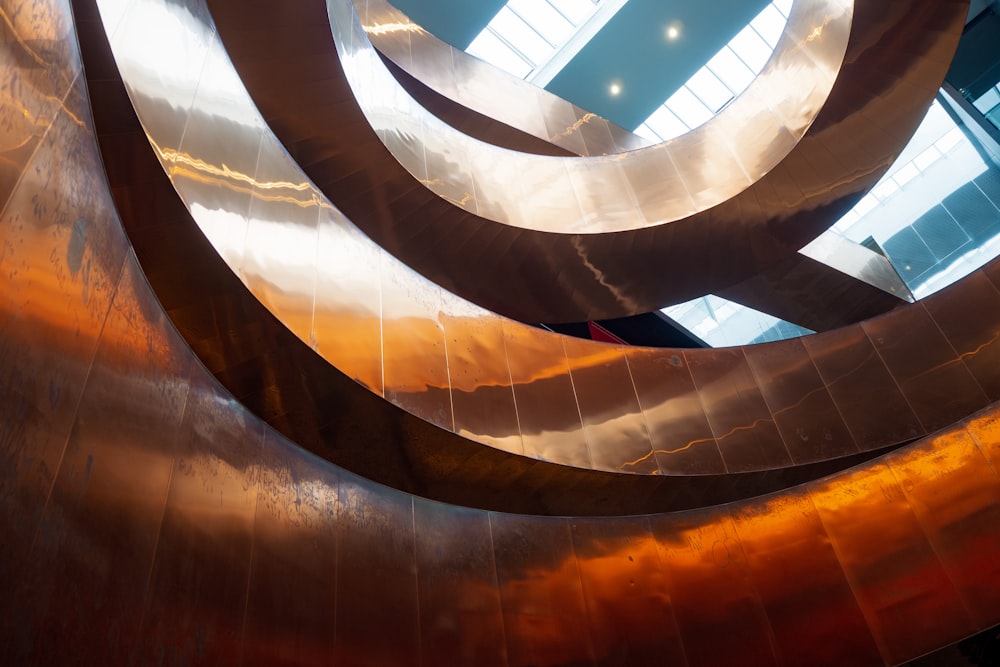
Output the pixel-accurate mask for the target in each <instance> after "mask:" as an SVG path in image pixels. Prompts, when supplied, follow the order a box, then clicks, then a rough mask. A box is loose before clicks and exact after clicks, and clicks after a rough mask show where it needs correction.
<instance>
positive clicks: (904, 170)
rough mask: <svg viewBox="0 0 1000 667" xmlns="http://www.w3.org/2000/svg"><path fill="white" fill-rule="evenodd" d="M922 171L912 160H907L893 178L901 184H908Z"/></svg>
mask: <svg viewBox="0 0 1000 667" xmlns="http://www.w3.org/2000/svg"><path fill="white" fill-rule="evenodd" d="M919 173H920V170H919V169H917V167H916V165H914V164H913V163H912V162H907V163H906V164H905V165H903V166H902V167H900V168H899V169H898V170H897V171H896V173H895V174H893V175H892V180H894V181H896V183H898V184H899V185H901V186H902V185H906V184H907V183H909V182H910V181H912V180H913V179H914V178H916V176H917V175H918V174H919Z"/></svg>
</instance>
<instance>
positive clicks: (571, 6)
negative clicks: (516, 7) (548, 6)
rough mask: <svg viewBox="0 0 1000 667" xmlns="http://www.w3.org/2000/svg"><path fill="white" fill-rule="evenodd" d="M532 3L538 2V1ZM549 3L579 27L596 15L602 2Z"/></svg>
mask: <svg viewBox="0 0 1000 667" xmlns="http://www.w3.org/2000/svg"><path fill="white" fill-rule="evenodd" d="M530 1H531V2H536V1H537V0H530ZM549 2H550V3H552V5H553V6H554V7H555V8H556V9H557V10H559V13H560V14H562V15H563V16H565V17H566V18H568V19H569V20H570V22H572V23H573V25H577V26H578V25H580V24H581V23H583V22H584V21H586V20H587V19H588V18H590V15H591V14H593V13H594V7H595V6H596V5H599V4H600V2H601V0H549Z"/></svg>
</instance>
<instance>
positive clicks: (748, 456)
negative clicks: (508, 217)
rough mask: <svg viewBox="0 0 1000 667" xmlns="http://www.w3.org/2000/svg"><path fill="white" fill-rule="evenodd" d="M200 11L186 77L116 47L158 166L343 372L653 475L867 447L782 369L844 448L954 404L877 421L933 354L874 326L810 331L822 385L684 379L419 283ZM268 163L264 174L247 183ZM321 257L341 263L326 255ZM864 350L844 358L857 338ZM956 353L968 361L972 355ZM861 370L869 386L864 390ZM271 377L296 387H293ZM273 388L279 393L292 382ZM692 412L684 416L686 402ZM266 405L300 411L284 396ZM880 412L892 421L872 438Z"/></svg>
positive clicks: (494, 434)
mask: <svg viewBox="0 0 1000 667" xmlns="http://www.w3.org/2000/svg"><path fill="white" fill-rule="evenodd" d="M141 6H142V3H139V4H135V5H133V6H132V7H131V9H130V11H129V12H128V13H126V14H125V16H124V18H123V19H122V22H121V27H120V28H119V30H120V31H124V32H127V33H128V34H129V35H130V37H129V39H130V40H132V42H131V43H133V44H145V43H147V42H148V40H145V39H143V38H142V35H144V34H151V33H152V32H156V33H157V34H162V33H163V32H164V31H165V29H166V28H165V26H164V21H161V20H157V19H158V18H160V17H161V14H160V12H162V11H164V8H163V6H161V5H158V4H156V3H150V8H151V9H147V10H142V9H140V7H141ZM195 15H197V16H200V19H199V21H201V22H198V21H192V19H190V16H192V15H191V14H187V13H185V17H187V18H186V19H185V20H186V21H188V22H187V23H177V24H176V25H177V26H179V28H180V29H181V30H199V31H201V32H202V33H203V37H199V38H194V37H188V38H185V39H186V40H187V41H190V42H192V43H198V44H204V45H205V46H204V49H203V52H204V54H205V62H204V64H203V65H202V66H201V68H200V69H198V68H197V67H196V66H195V65H194V64H192V63H186V64H185V65H184V67H182V68H178V69H177V70H173V69H172V63H171V61H170V60H169V59H165V60H164V61H163V64H162V69H163V70H164V71H165V72H168V73H167V74H163V75H161V76H162V78H160V79H155V80H151V79H149V78H148V77H146V78H144V77H143V76H140V75H135V76H134V77H133V76H132V75H130V74H129V73H130V72H137V71H141V67H140V65H142V63H143V62H145V61H146V60H149V59H151V58H152V57H153V56H152V55H151V53H150V51H149V49H148V48H145V50H143V52H142V53H141V54H139V55H137V56H133V55H132V52H131V50H130V49H129V48H128V46H127V44H125V43H124V42H122V41H121V39H119V40H117V43H116V40H112V48H113V50H115V52H116V56H117V57H118V58H119V59H123V60H125V61H130V59H132V58H133V57H135V59H136V63H133V64H130V65H128V66H125V67H123V70H122V71H123V77H124V78H125V80H126V85H127V86H129V88H130V93H131V95H132V97H133V98H134V99H137V100H139V101H140V102H139V103H137V105H136V106H137V110H138V113H139V115H140V118H143V119H144V118H145V117H146V116H147V115H150V114H152V116H153V117H154V119H155V124H154V125H153V126H151V127H152V129H150V128H147V131H148V132H150V134H151V136H152V140H153V144H154V146H155V147H156V150H157V154H158V157H159V158H160V160H161V162H162V163H163V164H164V166H165V168H166V169H167V173H168V175H170V176H171V179H172V181H173V183H174V185H175V187H177V188H178V190H179V192H181V195H182V197H183V198H184V199H185V200H186V202H187V204H188V206H189V208H190V210H191V212H192V215H193V216H194V217H195V219H196V220H197V221H198V222H199V224H200V226H201V227H202V228H203V229H204V230H205V232H206V235H207V236H208V238H209V240H210V241H212V242H213V244H214V245H216V247H219V248H220V254H221V255H222V256H223V257H224V258H225V259H226V260H227V261H228V262H229V263H230V266H231V267H232V268H233V269H234V270H235V271H236V272H237V273H238V274H239V275H240V276H241V279H242V280H243V282H244V283H245V284H246V285H247V287H248V288H249V289H250V290H251V291H252V292H253V293H254V294H255V295H257V296H258V298H259V299H260V300H261V301H262V303H264V304H265V305H266V306H267V307H268V308H269V309H270V310H271V311H272V312H274V313H275V314H276V315H277V316H278V317H279V318H280V319H281V320H282V321H283V322H284V323H285V324H286V325H287V326H289V327H290V328H291V329H292V331H293V332H295V333H296V335H297V336H298V337H299V338H300V339H302V340H303V341H305V342H307V343H308V344H310V345H311V346H313V347H315V348H316V349H317V350H318V351H319V352H320V353H321V354H322V355H323V356H324V357H325V358H326V359H327V360H329V361H330V362H331V363H333V364H334V365H335V366H336V367H337V368H338V369H340V370H341V371H342V372H343V373H345V374H346V375H348V376H349V377H353V378H356V379H358V380H359V381H360V382H361V383H362V384H364V385H365V386H367V387H369V388H370V389H372V390H374V391H375V392H376V393H379V394H381V395H384V396H385V397H386V398H387V399H388V400H390V401H391V402H393V403H394V404H396V405H398V406H399V407H401V408H403V409H405V410H406V411H408V412H409V413H411V414H413V415H415V416H417V417H419V418H420V419H422V420H424V421H426V422H428V423H429V424H432V425H435V426H437V427H440V428H442V429H446V430H447V431H451V432H455V433H459V434H461V435H463V436H466V437H470V438H472V439H474V440H476V441H478V442H482V443H484V444H489V445H491V446H495V447H497V448H498V449H500V450H501V451H506V452H515V453H519V454H523V455H525V456H527V457H530V458H533V459H538V460H542V461H547V462H553V463H558V464H562V465H568V466H574V467H578V468H581V469H586V470H600V471H608V472H616V473H617V472H628V473H636V474H661V473H667V474H672V475H691V474H694V475H702V474H714V473H722V472H735V471H741V472H749V471H755V470H771V469H778V468H785V467H789V466H791V465H793V463H797V462H800V461H821V460H825V459H828V458H830V457H837V456H844V455H847V454H850V453H852V452H854V451H856V450H855V449H854V447H853V446H852V445H851V444H849V443H847V442H837V443H833V444H832V445H830V444H829V441H827V440H826V439H825V436H824V438H822V439H821V438H816V439H815V440H813V441H812V442H810V443H805V442H803V441H802V439H801V436H800V434H799V433H798V432H797V431H796V430H795V429H794V428H789V427H788V425H787V420H786V417H785V416H784V415H783V412H784V411H785V410H786V407H785V406H783V405H781V404H780V401H774V403H775V404H774V405H769V404H768V402H767V400H766V398H765V394H764V393H763V388H766V387H768V386H769V385H771V384H772V383H774V382H776V381H778V380H779V376H780V378H781V379H783V380H784V381H786V382H793V383H795V382H801V383H805V384H807V385H809V386H812V391H813V392H814V395H815V396H816V400H817V401H819V402H820V404H825V405H826V406H827V407H828V408H830V406H834V408H835V409H826V410H824V411H822V412H816V413H814V414H813V417H814V420H813V424H812V427H813V428H814V429H815V430H816V431H817V432H820V433H824V434H827V433H828V434H837V437H840V438H846V437H849V436H850V435H851V434H853V437H854V438H855V439H857V440H858V441H859V442H864V446H865V448H867V449H876V448H878V447H882V446H886V445H891V444H897V443H900V442H903V441H906V440H910V439H912V438H914V437H918V436H919V435H921V434H925V433H928V432H929V427H928V426H927V425H925V424H923V423H922V422H921V421H920V415H923V414H924V413H928V414H930V412H931V411H933V410H937V409H938V406H937V404H936V403H935V402H934V401H933V400H931V399H932V397H931V396H927V397H926V400H924V401H923V402H922V403H920V404H917V403H914V404H913V406H912V410H911V409H910V408H908V407H907V405H908V404H907V403H906V401H905V399H903V397H902V396H898V398H899V404H900V406H901V409H900V410H897V411H894V412H893V414H892V416H891V417H890V418H885V417H883V416H881V415H878V416H875V415H872V413H871V412H870V410H868V409H867V404H868V400H869V399H868V398H867V397H869V396H871V395H874V394H878V395H880V396H882V397H883V400H888V399H887V398H885V397H887V396H888V397H891V396H893V395H898V389H897V385H898V384H900V378H899V377H897V375H898V373H901V372H905V373H911V372H916V370H917V368H918V367H919V362H914V363H916V364H917V366H913V365H912V364H911V366H910V367H907V368H905V369H904V368H900V369H899V370H898V371H897V370H896V369H895V368H892V367H889V366H887V365H886V362H885V361H883V359H882V358H881V357H879V356H878V355H876V354H875V353H874V350H871V349H868V348H865V347H863V346H862V345H863V344H865V341H867V340H868V338H867V336H866V335H865V332H864V331H863V330H862V329H861V328H859V327H853V328H848V329H845V330H843V331H837V332H831V333H830V334H826V335H824V336H819V337H816V338H815V339H811V342H810V343H809V345H808V348H809V350H810V352H812V353H813V355H814V357H816V359H815V364H816V366H817V367H818V368H819V377H820V378H821V379H822V382H818V381H817V376H816V371H815V370H814V368H813V364H812V363H809V364H802V365H799V366H795V367H793V371H794V375H789V371H788V369H786V368H785V367H784V366H783V361H782V359H781V358H776V359H775V360H774V361H773V362H771V363H773V366H772V365H770V364H768V363H764V362H763V360H764V359H765V357H760V356H758V362H759V363H758V364H757V365H756V367H755V368H754V369H753V370H751V368H750V366H749V365H748V363H747V360H746V358H745V354H744V352H743V351H742V350H740V349H735V350H715V351H711V350H703V351H692V352H685V353H684V354H683V357H684V362H683V368H684V369H685V370H684V372H683V373H681V374H679V375H678V374H676V373H672V372H671V371H670V370H669V369H670V368H672V367H673V366H674V364H673V358H674V357H675V356H677V354H676V353H675V352H673V351H671V350H647V351H641V352H634V353H633V352H631V351H630V352H628V353H625V354H623V352H622V350H621V349H619V348H616V347H614V346H608V345H605V344H601V343H595V342H589V341H586V342H585V341H577V340H573V339H564V338H562V337H560V336H556V335H553V334H551V333H547V332H544V331H540V330H538V329H535V328H532V327H528V326H526V325H523V324H519V323H516V322H512V321H510V320H503V319H502V318H499V317H498V316H496V315H493V314H491V313H489V312H487V311H485V310H483V309H481V308H479V307H477V306H473V305H472V304H469V303H467V302H464V301H462V300H461V299H459V298H457V297H455V296H454V295H452V294H450V293H449V292H447V291H446V290H444V289H442V288H441V287H439V286H437V285H434V284H433V283H430V282H429V281H426V280H424V279H422V278H419V277H418V276H416V275H415V274H414V273H413V272H412V271H410V270H409V269H407V268H406V267H404V266H402V265H401V264H400V263H399V262H397V261H396V260H395V259H393V258H392V257H391V256H389V255H388V254H387V253H385V252H383V251H376V250H375V249H374V246H373V245H372V244H371V242H370V241H369V240H368V239H367V238H366V237H364V236H363V235H362V234H361V233H360V232H359V231H358V230H357V229H356V228H355V227H354V226H353V225H352V224H351V222H350V221H348V220H347V219H346V217H345V216H344V215H343V214H341V213H340V212H339V211H338V210H337V209H336V208H334V207H333V205H332V204H330V202H329V201H328V200H326V199H325V198H324V197H323V195H322V194H321V193H319V192H318V191H317V189H316V188H315V186H313V185H312V184H311V183H310V182H309V181H308V179H307V178H306V177H305V176H304V175H303V174H302V173H301V171H300V170H299V169H298V167H297V166H296V163H295V162H294V161H293V160H292V159H291V158H290V157H289V156H288V155H287V154H286V153H285V151H284V150H283V149H282V148H281V146H280V145H279V144H278V143H277V142H276V140H275V139H274V138H273V136H272V135H271V133H270V131H269V130H268V129H267V128H266V127H264V123H263V121H262V120H261V119H260V117H259V115H257V114H256V113H255V110H254V108H253V106H252V104H251V103H250V101H249V98H248V97H247V95H246V93H245V91H244V90H243V87H242V85H241V83H240V81H239V80H238V78H237V77H235V75H234V74H233V72H232V69H231V67H230V66H229V64H228V62H227V59H226V57H225V54H224V53H223V51H222V50H221V48H220V47H219V44H218V40H217V36H216V35H215V33H214V29H213V24H212V22H211V19H210V18H209V17H208V16H207V15H205V14H204V13H199V12H195ZM168 25H169V24H168ZM122 39H123V38H122ZM193 71H198V72H199V73H200V75H199V76H200V77H202V78H201V79H200V81H201V82H200V83H192V82H188V81H186V79H184V77H185V76H189V75H190V74H186V72H193ZM174 72H176V73H174ZM171 77H176V78H177V80H183V83H182V84H179V86H178V91H185V90H196V91H197V92H196V93H195V94H193V95H192V96H191V98H190V99H191V102H190V107H189V108H187V109H185V110H170V109H168V108H167V106H165V105H163V104H157V103H156V100H157V99H168V100H169V99H175V98H176V99H180V98H181V97H182V95H181V93H180V92H174V91H173V90H172V89H169V87H170V86H171V85H173V84H172V83H171V81H173V78H171ZM161 85H165V86H167V87H168V90H167V91H165V92H164V93H162V94H160V93H158V92H157V91H158V90H159V88H158V87H159V86H161ZM223 111H224V112H225V113H226V115H225V116H222V115H221V114H222V113H223ZM216 126H217V128H218V129H217V130H215V131H213V130H212V129H211V128H213V127H216ZM155 131H162V132H163V133H164V137H166V138H165V139H163V140H161V139H160V138H159V137H158V135H156V134H155ZM181 135H183V139H181V140H180V142H181V143H180V148H179V149H172V148H170V146H169V144H167V143H166V141H167V139H169V138H171V137H179V136H181ZM202 144H203V145H204V148H203V149H202V147H201V146H202ZM230 146H232V147H233V149H232V150H233V153H232V156H231V157H230V155H229V153H228V152H227V151H228V150H229V147H230ZM247 146H249V147H250V148H247ZM254 147H256V149H255V148H254ZM250 165H252V169H253V171H252V173H249V172H244V171H243V170H244V169H251V166H250ZM391 205H392V207H393V208H394V209H395V210H400V211H402V210H406V209H407V208H409V207H412V206H413V205H414V203H413V201H411V200H410V199H409V193H406V192H403V193H399V194H398V195H394V196H393V198H392V204H391ZM317 246H318V249H319V250H320V251H328V252H330V253H331V254H329V255H327V254H325V253H321V254H317ZM376 259H377V262H376ZM372 285H376V286H377V288H375V287H372ZM320 288H322V289H320ZM327 308H330V309H332V311H333V312H330V310H327ZM921 308H922V306H921ZM376 313H377V317H376ZM907 317H908V316H905V315H900V316H898V317H890V318H888V319H885V320H882V321H880V322H881V323H880V324H879V325H878V326H879V327H883V328H887V330H891V331H893V332H895V333H893V334H892V336H899V335H900V332H901V331H906V332H910V330H911V327H910V326H909V325H908V324H907V322H908V319H907ZM897 323H898V324H897ZM871 326H875V325H874V324H873V325H871ZM376 332H377V338H376ZM854 339H857V341H856V342H852V344H851V345H850V346H849V347H847V348H846V350H845V349H844V342H845V341H854ZM939 342H941V341H939ZM939 348H940V349H941V353H940V354H942V355H944V357H947V358H949V359H953V360H955V363H958V364H960V363H961V362H960V361H958V360H957V353H956V352H955V351H954V350H947V349H945V348H944V347H941V346H939ZM776 349H787V346H784V347H783V346H781V345H779V346H778V348H776ZM845 354H846V355H848V356H847V357H845V358H844V359H843V360H841V356H843V355H845ZM859 354H860V355H861V356H862V357H863V358H864V363H865V366H864V368H865V369H866V371H865V373H863V374H862V375H857V374H855V375H853V376H849V377H848V378H847V379H843V378H840V377H839V375H840V372H839V371H838V370H837V369H838V368H839V367H838V364H850V365H854V364H856V363H857V362H856V361H855V359H854V357H853V356H850V355H855V356H857V355H859ZM640 358H641V359H642V361H641V364H642V365H649V367H650V368H657V369H660V371H658V372H657V373H655V374H652V375H650V374H649V372H648V369H647V368H639V367H637V364H636V363H633V362H638V361H639V360H640ZM470 372H472V373H473V374H474V378H473V377H470V376H469V373H470ZM637 376H641V377H637ZM851 377H853V378H854V379H855V380H856V379H858V378H860V379H862V380H863V381H864V382H865V386H864V387H857V386H855V385H852V384H850V382H851V381H852V380H851ZM948 377H951V376H948ZM963 378H965V375H962V376H961V377H959V376H957V375H956V376H955V381H954V382H951V383H950V384H948V387H949V390H951V391H954V392H956V394H957V398H956V404H957V405H960V406H962V408H963V409H968V410H971V409H975V408H976V407H981V406H983V405H986V403H987V402H988V399H987V397H986V396H985V395H984V394H983V393H982V392H981V391H980V390H979V388H978V386H977V385H975V383H971V384H970V383H969V382H964V383H962V382H959V380H961V379H963ZM965 379H968V378H965ZM290 381H291V382H295V379H294V377H293V378H292V379H291V380H290ZM272 382H274V383H275V384H277V383H278V382H277V378H273V379H272ZM678 382H679V383H680V384H678ZM688 382H690V384H687V383H688ZM845 382H847V384H846V388H845V385H844V383H845ZM272 391H273V392H274V393H275V394H277V393H278V389H277V387H275V388H274V389H273V390H272ZM508 392H509V393H508ZM692 392H693V397H692ZM773 398H774V396H773V394H772V399H773ZM678 402H682V403H684V404H685V407H684V409H681V410H676V409H673V408H674V407H675V406H676V405H678ZM855 404H857V407H858V410H857V411H853V410H852V407H853V406H854V405H855ZM265 409H266V410H267V412H269V413H270V412H272V411H274V412H282V413H286V412H289V411H290V410H289V408H288V407H286V406H281V405H273V403H272V402H268V403H266V404H265ZM776 413H777V414H776ZM779 417H780V420H779ZM289 419H291V417H289ZM872 420H874V421H875V422H876V424H875V426H877V427H878V428H876V429H871V430H865V429H866V428H867V425H868V424H869V422H870V421H872ZM845 424H846V426H847V429H848V430H845V428H844V427H845ZM706 425H707V426H708V427H709V428H708V429H707V430H706V429H705V428H704V427H705V426H706ZM782 426H785V428H782ZM296 433H297V434H299V437H305V434H304V433H302V432H299V431H297V432H296ZM831 437H832V436H831ZM792 450H794V451H795V455H794V456H793V455H792V454H791V452H792Z"/></svg>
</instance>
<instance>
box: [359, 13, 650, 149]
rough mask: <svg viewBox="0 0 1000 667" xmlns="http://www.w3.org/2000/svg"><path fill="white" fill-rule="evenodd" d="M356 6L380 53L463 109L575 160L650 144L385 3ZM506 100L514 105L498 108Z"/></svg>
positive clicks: (502, 105) (363, 24) (365, 28)
mask: <svg viewBox="0 0 1000 667" xmlns="http://www.w3.org/2000/svg"><path fill="white" fill-rule="evenodd" d="M354 6H355V8H356V10H357V12H358V17H359V19H360V21H361V24H362V26H363V27H364V30H365V34H367V35H368V38H369V39H370V40H371V42H372V44H373V45H374V46H375V48H377V49H378V50H379V53H381V54H382V55H384V56H385V57H386V58H388V59H389V60H390V61H392V62H393V63H395V64H396V65H397V66H398V67H400V68H401V69H402V70H403V71H404V72H407V73H408V74H410V75H412V76H413V77H414V78H415V79H417V80H418V81H420V82H421V83H423V84H424V85H426V86H428V87H429V88H430V89H432V90H434V91H436V92H437V93H439V94H441V95H443V96H445V97H447V98H448V99H451V100H453V101H455V102H458V103H459V104H461V105H462V106H465V107H467V108H469V109H472V110H473V111H476V112H478V113H480V114H483V115H485V116H489V117H491V118H495V119H496V120H498V121H500V122H503V123H505V124H506V125H508V126H510V127H516V128H517V129H519V130H521V131H523V132H525V133H527V134H530V135H531V136H534V137H537V138H539V139H543V140H545V141H546V142H551V143H552V144H555V145H556V146H559V147H560V148H562V149H564V150H566V151H569V152H570V153H573V154H576V155H609V154H613V153H621V152H624V151H629V150H635V149H637V148H644V147H646V146H649V145H651V143H650V142H649V140H647V139H645V138H644V137H640V136H639V135H637V134H633V133H632V132H629V131H628V130H625V129H624V128H622V127H619V126H618V125H616V124H615V123H612V122H610V121H609V120H607V119H605V118H602V117H600V116H598V115H596V114H593V113H590V112H588V111H587V110H586V109H581V108H580V107H578V106H576V105H574V104H572V103H571V102H568V101H566V100H564V99H562V98H560V97H558V96H556V95H553V94H552V93H550V92H548V91H546V90H545V89H544V88H539V87H538V86H536V85H534V84H531V83H528V82H527V81H524V80H523V79H518V78H517V77H514V76H511V75H510V74H507V73H506V72H504V71H502V70H500V69H497V68H496V67H493V66H491V65H490V64H489V63H485V62H483V61H480V60H478V59H477V58H475V57H473V56H470V55H469V54H467V53H465V52H464V51H461V50H459V49H456V48H455V47H453V46H451V45H450V44H448V43H446V42H443V41H441V40H440V39H438V38H437V37H435V36H434V35H432V34H431V33H429V32H428V31H427V30H425V29H424V28H423V27H421V26H420V25H419V24H417V23H414V22H413V20H412V19H410V17H409V16H407V15H406V14H405V13H403V12H401V11H399V10H398V9H397V8H396V7H394V6H392V4H391V3H389V2H387V1H386V0H364V1H359V2H355V3H354ZM503 99H506V100H508V101H509V103H507V104H497V101H498V100H503ZM515 100H516V101H517V103H516V104H514V103H513V102H514V101H515ZM421 104H423V101H422V100H421ZM543 112H545V113H548V114H550V115H551V119H550V118H546V117H545V116H543ZM562 117H566V118H572V119H573V120H572V121H571V122H569V123H567V124H566V125H565V127H562V128H559V127H558V126H557V123H556V121H555V120H554V119H556V118H562ZM550 126H551V127H552V128H553V130H554V131H550V129H549V128H550Z"/></svg>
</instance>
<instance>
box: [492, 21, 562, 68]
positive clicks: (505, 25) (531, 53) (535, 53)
mask: <svg viewBox="0 0 1000 667" xmlns="http://www.w3.org/2000/svg"><path fill="white" fill-rule="evenodd" d="M490 27H491V28H492V29H493V32H495V33H496V34H497V35H498V36H499V37H500V38H501V39H503V40H504V41H505V42H507V43H508V44H510V45H511V46H512V47H514V48H515V49H516V50H517V51H519V52H520V53H521V54H522V55H523V56H525V58H527V60H528V61H530V62H531V64H532V65H537V64H538V63H541V62H544V61H545V60H547V59H548V57H549V56H550V55H552V51H553V48H552V45H550V44H549V43H548V42H546V41H545V40H544V39H542V36H541V35H539V34H538V33H537V32H535V30H534V29H532V27H531V26H529V25H528V24H527V23H525V22H524V19H522V18H521V17H520V16H518V15H517V14H515V13H514V12H513V11H511V9H510V8H509V7H504V8H503V9H501V10H500V11H499V12H498V13H497V15H496V16H495V17H494V18H493V20H492V21H490Z"/></svg>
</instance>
